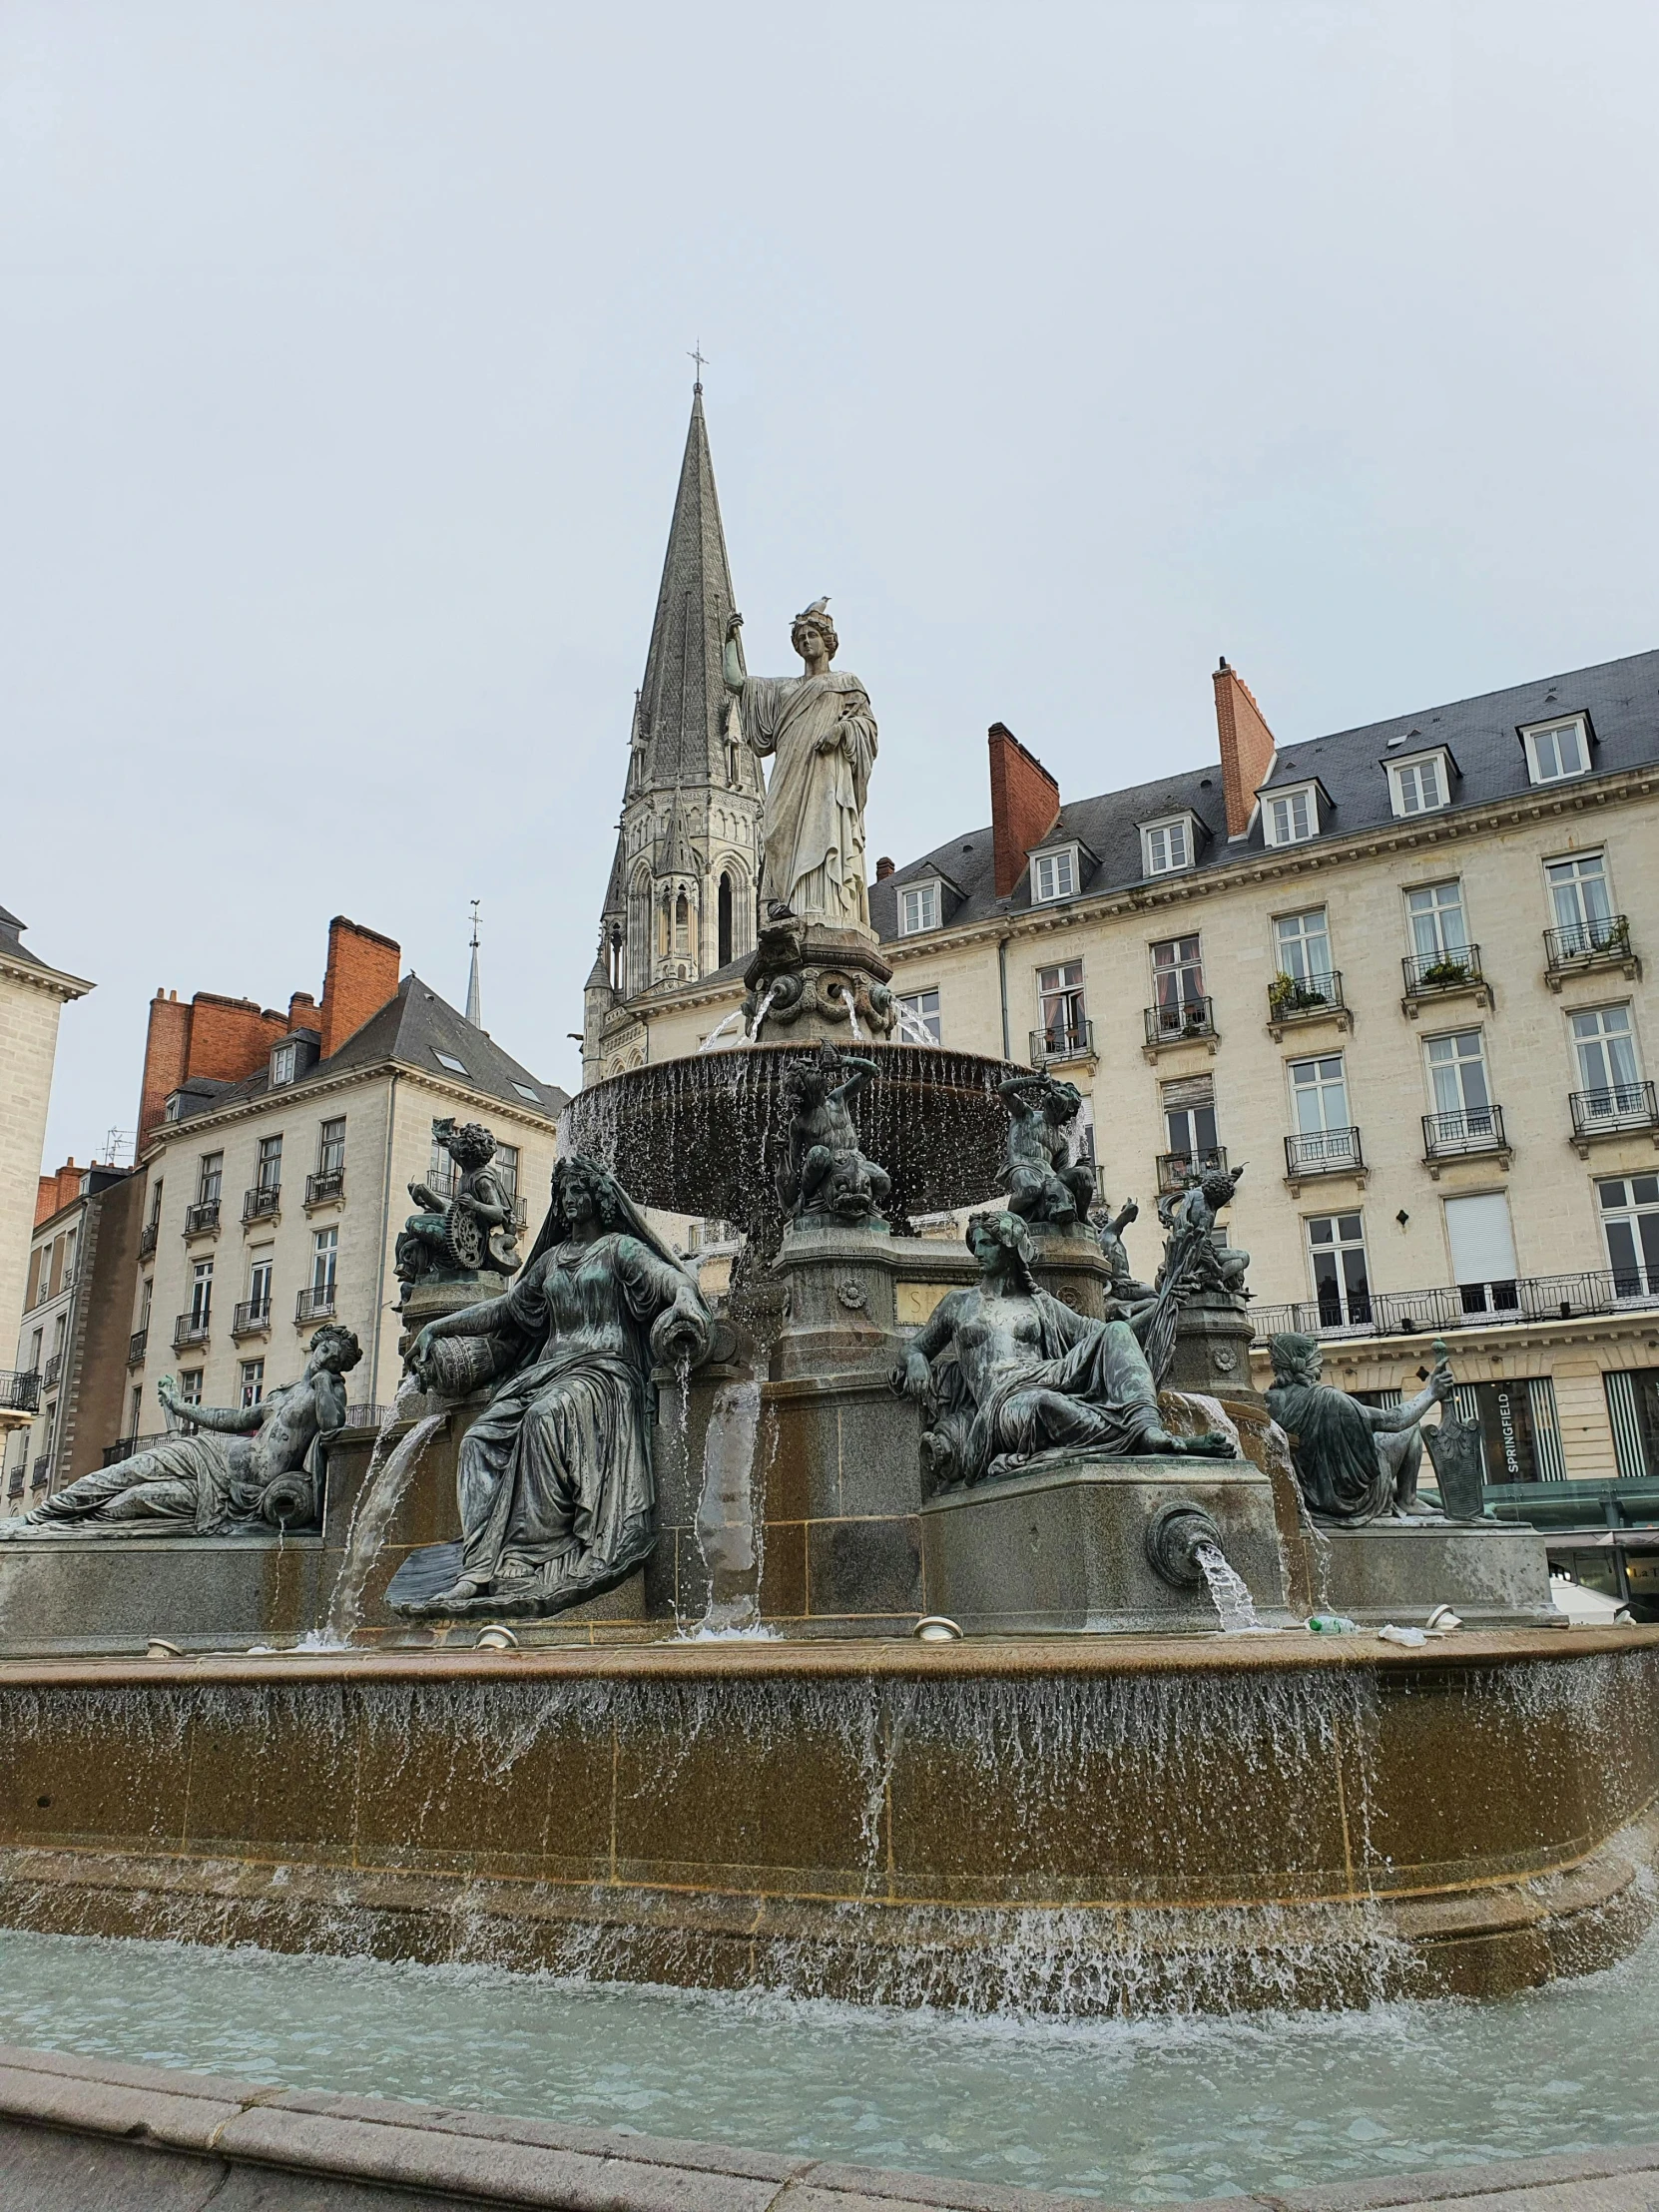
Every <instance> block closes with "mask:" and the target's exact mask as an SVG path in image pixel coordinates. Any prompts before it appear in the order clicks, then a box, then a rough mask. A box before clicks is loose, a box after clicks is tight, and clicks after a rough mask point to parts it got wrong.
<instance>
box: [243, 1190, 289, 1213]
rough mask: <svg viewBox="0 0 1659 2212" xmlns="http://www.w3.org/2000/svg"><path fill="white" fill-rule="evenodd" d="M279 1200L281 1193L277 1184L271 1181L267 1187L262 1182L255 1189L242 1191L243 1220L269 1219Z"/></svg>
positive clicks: (277, 1206)
mask: <svg viewBox="0 0 1659 2212" xmlns="http://www.w3.org/2000/svg"><path fill="white" fill-rule="evenodd" d="M281 1202H282V1193H281V1190H280V1188H279V1186H278V1185H277V1184H275V1183H273V1184H271V1185H270V1186H269V1187H268V1186H267V1185H265V1184H264V1183H262V1184H260V1185H259V1187H258V1188H257V1189H256V1190H252V1191H244V1193H243V1194H242V1218H243V1220H244V1221H270V1220H271V1218H272V1217H273V1215H274V1214H276V1213H277V1209H278V1208H279V1207H280V1205H281Z"/></svg>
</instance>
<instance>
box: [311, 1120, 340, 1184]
mask: <svg viewBox="0 0 1659 2212" xmlns="http://www.w3.org/2000/svg"><path fill="white" fill-rule="evenodd" d="M316 1172H317V1174H318V1175H343V1174H344V1172H345V1116H344V1115H343V1114H341V1115H340V1117H339V1119H338V1120H337V1121H325V1122H324V1123H323V1124H322V1127H321V1128H320V1129H319V1130H318V1131H317V1140H316Z"/></svg>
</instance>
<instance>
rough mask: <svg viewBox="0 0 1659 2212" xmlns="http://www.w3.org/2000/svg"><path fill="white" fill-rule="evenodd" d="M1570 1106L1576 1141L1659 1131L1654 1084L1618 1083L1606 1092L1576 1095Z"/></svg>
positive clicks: (1658, 1102)
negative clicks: (1619, 1133) (1626, 1131)
mask: <svg viewBox="0 0 1659 2212" xmlns="http://www.w3.org/2000/svg"><path fill="white" fill-rule="evenodd" d="M1567 1104H1568V1105H1569V1106H1570V1107H1571V1109H1572V1133H1573V1135H1574V1136H1575V1137H1598V1136H1606V1135H1612V1134H1615V1133H1616V1132H1617V1131H1618V1130H1620V1129H1652V1128H1655V1127H1659V1092H1655V1090H1654V1087H1653V1085H1652V1084H1651V1083H1615V1084H1614V1085H1613V1086H1612V1088H1611V1089H1610V1090H1605V1091H1573V1092H1571V1093H1569V1095H1568V1099H1567Z"/></svg>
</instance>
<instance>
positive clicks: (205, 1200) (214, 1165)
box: [196, 1152, 225, 1206]
mask: <svg viewBox="0 0 1659 2212" xmlns="http://www.w3.org/2000/svg"><path fill="white" fill-rule="evenodd" d="M224 1180H225V1155H224V1153H223V1152H204V1153H203V1155H202V1168H201V1180H200V1181H199V1183H198V1185H197V1191H196V1196H197V1202H198V1203H199V1204H200V1205H203V1206H217V1205H218V1204H219V1193H220V1188H221V1186H222V1184H223V1183H224Z"/></svg>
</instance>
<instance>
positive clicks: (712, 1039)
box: [697, 1006, 760, 1053]
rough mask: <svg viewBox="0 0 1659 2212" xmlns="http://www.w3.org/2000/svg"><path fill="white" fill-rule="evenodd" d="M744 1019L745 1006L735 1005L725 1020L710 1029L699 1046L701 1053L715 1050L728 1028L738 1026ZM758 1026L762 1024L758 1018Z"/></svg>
mask: <svg viewBox="0 0 1659 2212" xmlns="http://www.w3.org/2000/svg"><path fill="white" fill-rule="evenodd" d="M742 1019H743V1008H742V1007H741V1006H735V1007H734V1008H733V1009H732V1011H731V1013H729V1014H728V1015H727V1016H726V1018H725V1020H724V1021H720V1022H717V1023H716V1025H715V1026H714V1028H713V1029H711V1030H710V1031H709V1034H708V1035H707V1036H706V1037H705V1038H704V1040H703V1042H702V1043H701V1044H700V1045H699V1046H698V1048H697V1049H698V1051H699V1053H704V1052H713V1050H714V1049H715V1046H716V1045H717V1044H719V1042H720V1040H721V1038H722V1037H724V1036H725V1034H726V1032H727V1030H728V1029H733V1028H736V1026H737V1025H738V1023H739V1022H740V1021H742ZM756 1026H757V1028H758V1027H759V1026H760V1024H759V1021H758V1020H757V1023H756Z"/></svg>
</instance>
